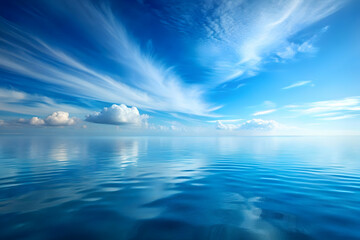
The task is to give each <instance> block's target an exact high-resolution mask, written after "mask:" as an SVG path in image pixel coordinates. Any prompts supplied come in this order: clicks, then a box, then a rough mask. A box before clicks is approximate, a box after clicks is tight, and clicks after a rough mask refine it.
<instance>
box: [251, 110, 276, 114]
mask: <svg viewBox="0 0 360 240" xmlns="http://www.w3.org/2000/svg"><path fill="white" fill-rule="evenodd" d="M275 111H276V109H269V110H265V111H260V112H256V113H254V114H253V116H259V115H266V114H270V113H273V112H275Z"/></svg>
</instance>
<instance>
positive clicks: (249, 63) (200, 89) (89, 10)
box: [0, 0, 360, 135]
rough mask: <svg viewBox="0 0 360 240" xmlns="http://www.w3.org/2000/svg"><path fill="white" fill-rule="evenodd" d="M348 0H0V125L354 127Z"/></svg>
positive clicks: (356, 97)
mask: <svg viewBox="0 0 360 240" xmlns="http://www.w3.org/2000/svg"><path fill="white" fill-rule="evenodd" d="M359 11H360V1H355V0H353V1H351V0H341V1H340V0H323V1H315V0H286V1H285V0H278V1H272V0H267V1H265V0H264V1H253V0H252V1H250V0H238V1H231V0H200V1H184V0H137V1H130V0H129V1H90V0H88V1H87V0H81V1H70V0H62V1H45V0H34V1H25V0H23V1H20V0H14V1H0V133H3V134H29V135H31V134H36V133H46V134H69V133H72V134H116V135H121V134H127V135H167V134H170V135H189V134H190V135H214V134H215V135H333V134H334V135H342V134H344V135H358V134H360V121H359V120H360V83H359V80H360V79H359V77H360V61H359V57H360V27H359V26H360V15H359V14H358V12H359Z"/></svg>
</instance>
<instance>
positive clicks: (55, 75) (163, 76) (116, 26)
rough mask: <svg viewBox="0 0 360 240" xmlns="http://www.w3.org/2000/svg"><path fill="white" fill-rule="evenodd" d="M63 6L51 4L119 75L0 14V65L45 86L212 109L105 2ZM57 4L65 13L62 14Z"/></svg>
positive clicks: (136, 102)
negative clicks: (151, 52)
mask: <svg viewBox="0 0 360 240" xmlns="http://www.w3.org/2000/svg"><path fill="white" fill-rule="evenodd" d="M45 4H46V3H45ZM54 4H55V3H54ZM56 4H59V3H56ZM66 6H67V5H66V4H63V5H61V6H60V7H59V6H57V7H59V9H60V10H56V11H58V14H60V15H63V17H64V18H68V17H71V21H73V22H74V23H76V24H78V25H80V26H82V28H81V31H83V32H82V33H83V34H84V37H87V38H88V39H89V41H94V42H96V44H97V45H98V46H101V47H102V49H103V50H105V52H104V53H103V56H108V58H109V61H114V62H115V64H116V65H118V66H119V68H121V69H122V71H120V72H122V73H123V75H122V74H120V73H119V71H118V72H106V71H99V70H98V69H97V68H94V67H92V66H90V65H88V64H86V63H84V62H83V61H82V60H83V59H81V60H79V59H78V58H76V57H74V56H73V55H71V54H69V53H68V51H67V49H62V47H60V46H57V47H54V46H52V44H51V43H49V42H47V41H46V40H44V39H41V38H40V37H39V36H37V35H36V34H35V33H33V32H31V31H30V30H27V29H23V28H21V27H19V26H17V25H15V24H14V23H12V22H9V21H8V20H6V19H4V18H0V24H1V26H2V27H1V30H0V31H1V37H0V46H1V51H0V68H1V69H2V70H4V71H7V72H8V73H9V74H13V75H16V76H18V77H17V78H16V79H15V80H14V81H24V80H23V79H21V78H19V77H23V78H27V79H31V80H32V81H37V82H41V84H43V88H44V90H47V91H48V92H56V93H61V94H67V95H69V96H72V97H77V98H84V99H88V100H95V101H102V102H108V103H114V102H116V103H124V104H127V105H131V106H137V107H139V108H142V109H149V110H159V111H169V112H180V113H187V114H194V115H209V114H210V112H211V111H212V110H213V109H214V108H213V107H211V106H210V104H207V103H206V102H205V101H204V100H203V91H202V90H201V89H200V88H199V87H196V86H192V85H186V84H184V83H183V81H182V80H181V78H180V77H179V76H178V75H177V74H176V73H175V72H174V70H173V69H172V68H171V67H170V66H166V65H165V64H163V63H161V62H160V61H159V60H157V59H156V58H155V57H154V56H153V55H151V54H150V53H149V52H147V51H146V49H145V50H143V49H141V47H140V45H139V44H138V43H137V42H136V41H135V40H134V39H133V38H131V37H130V35H129V34H128V32H127V31H126V29H125V27H124V26H123V24H122V23H121V22H120V21H119V20H118V19H117V17H116V16H115V15H114V14H113V12H112V11H111V9H110V7H109V6H108V5H105V4H104V5H101V6H97V5H96V6H95V5H94V4H92V3H91V2H89V1H81V2H76V3H75V2H71V8H66ZM62 8H64V9H65V10H66V11H69V13H71V14H64V12H63V11H61V10H64V9H62ZM89 26H91V30H90V29H89ZM87 30H89V31H87ZM85 55H86V53H85ZM93 61H96V59H93ZM125 78H126V80H125Z"/></svg>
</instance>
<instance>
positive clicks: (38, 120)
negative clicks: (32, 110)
mask: <svg viewBox="0 0 360 240" xmlns="http://www.w3.org/2000/svg"><path fill="white" fill-rule="evenodd" d="M29 124H30V125H33V126H41V125H45V121H44V120H43V119H41V118H38V117H32V118H30V120H29Z"/></svg>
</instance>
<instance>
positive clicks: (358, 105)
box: [285, 96, 360, 121]
mask: <svg viewBox="0 0 360 240" xmlns="http://www.w3.org/2000/svg"><path fill="white" fill-rule="evenodd" d="M285 109H288V110H289V111H291V112H296V113H299V114H302V115H310V116H313V117H314V118H317V119H320V120H328V121H331V120H341V119H347V118H354V117H358V116H360V97H359V96H354V97H347V98H343V99H336V100H327V101H317V102H312V103H306V104H302V105H289V106H285Z"/></svg>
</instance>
